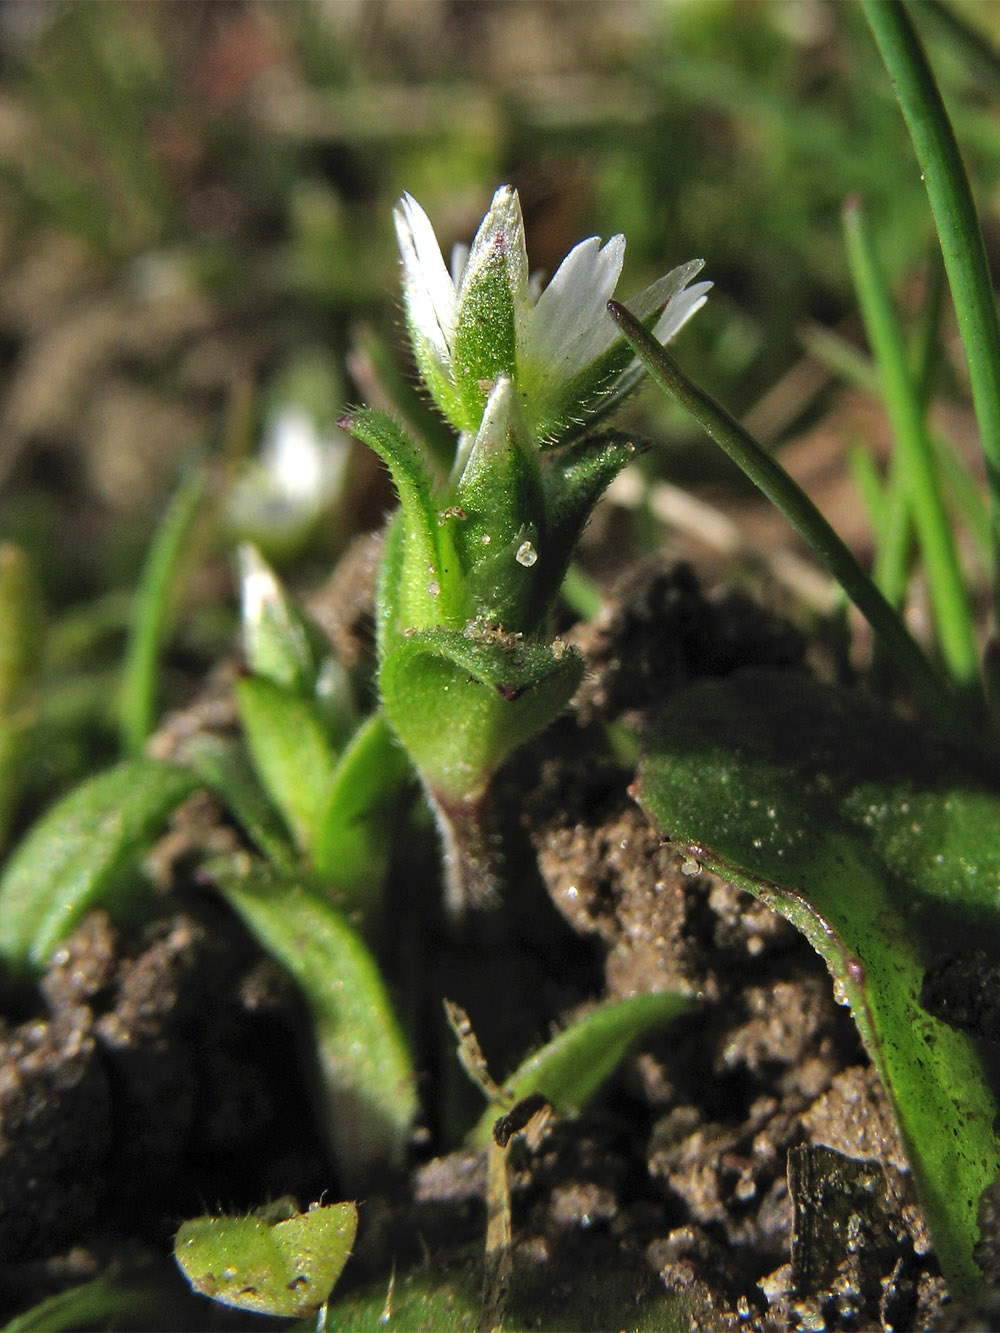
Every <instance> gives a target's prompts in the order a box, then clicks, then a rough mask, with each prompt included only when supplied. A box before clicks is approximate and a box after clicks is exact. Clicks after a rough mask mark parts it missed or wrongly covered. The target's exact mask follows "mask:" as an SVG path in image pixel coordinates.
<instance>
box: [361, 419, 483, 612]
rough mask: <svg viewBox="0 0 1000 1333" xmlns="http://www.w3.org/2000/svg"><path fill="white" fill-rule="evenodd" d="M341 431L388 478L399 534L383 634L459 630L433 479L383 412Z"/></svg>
mask: <svg viewBox="0 0 1000 1333" xmlns="http://www.w3.org/2000/svg"><path fill="white" fill-rule="evenodd" d="M341 425H342V426H343V428H344V429H345V430H349V431H350V432H351V434H352V435H354V436H355V437H356V438H357V439H359V440H360V441H361V442H362V443H363V444H367V445H368V447H369V448H370V449H374V451H375V453H377V454H378V456H379V458H381V459H382V461H383V462H384V463H385V465H386V467H388V469H389V471H390V473H391V474H392V480H393V484H394V485H395V487H396V493H397V495H398V496H399V505H400V516H399V518H398V519H397V520H396V525H397V526H398V527H399V529H400V531H399V532H398V533H397V534H396V535H395V537H394V538H393V541H394V542H396V543H398V545H397V546H395V547H394V548H393V551H392V554H391V559H392V572H391V578H388V577H385V576H384V577H383V581H382V590H381V611H380V620H381V621H382V622H383V623H382V629H383V631H385V632H388V633H392V632H394V631H399V632H402V631H403V630H405V629H424V628H427V627H428V626H431V625H440V624H448V625H454V626H458V625H462V624H464V623H465V620H466V609H465V599H464V592H463V589H462V585H461V578H460V574H461V571H460V568H459V561H458V557H457V555H456V553H455V549H454V544H453V541H452V537H451V528H450V523H449V521H448V519H447V518H446V517H444V516H442V515H439V513H438V511H437V508H436V507H435V504H434V500H433V496H432V493H431V479H430V476H429V475H428V473H427V470H426V468H425V467H424V464H423V460H422V458H421V456H420V453H419V452H418V450H417V448H416V446H415V445H414V444H413V441H412V440H411V439H410V438H409V437H408V436H407V435H406V433H405V432H404V431H403V430H402V428H401V427H400V426H398V425H397V424H396V422H395V421H393V419H392V418H391V417H390V416H387V415H386V414H385V413H384V412H376V411H375V410H374V409H372V408H360V409H359V410H358V411H357V412H354V413H352V414H351V415H350V416H349V417H346V418H344V420H343V421H342V423H341Z"/></svg>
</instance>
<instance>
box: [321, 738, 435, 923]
mask: <svg viewBox="0 0 1000 1333" xmlns="http://www.w3.org/2000/svg"><path fill="white" fill-rule="evenodd" d="M410 772H411V769H410V761H409V759H408V758H407V756H406V751H405V750H404V749H403V748H402V746H401V745H400V744H399V741H398V740H397V739H396V736H395V735H394V733H393V731H392V728H391V727H390V726H389V723H388V721H387V720H386V716H385V714H384V713H382V712H378V713H374V714H372V716H371V717H370V718H368V719H367V721H365V722H364V723H363V724H362V725H361V726H360V727H359V728H358V730H357V732H356V733H355V735H354V738H353V739H352V740H351V743H350V744H349V745H348V746H347V748H346V749H345V750H344V752H343V754H342V755H341V756H340V759H339V761H338V763H337V768H336V771H335V773H334V775H333V782H332V784H331V785H330V786H329V788H328V790H327V793H326V800H325V803H324V806H323V809H322V811H321V813H320V816H319V823H318V831H317V838H316V842H315V846H314V849H313V865H314V867H315V870H316V873H317V875H319V877H320V878H321V879H323V880H325V881H326V882H327V883H329V884H331V885H332V886H333V887H334V888H335V889H336V891H337V900H338V903H339V905H340V906H341V907H342V908H343V909H344V910H345V911H347V910H352V909H354V908H360V909H362V910H364V909H366V908H369V907H371V906H372V905H373V904H374V902H375V901H377V899H378V897H379V895H380V893H381V889H382V883H383V881H384V879H385V875H386V871H387V869H388V866H389V857H390V854H391V850H392V835H393V828H392V826H391V825H392V818H393V814H394V812H395V810H396V808H397V806H398V804H399V798H400V793H401V790H402V788H403V785H404V784H405V783H406V781H407V779H408V778H409V775H410Z"/></svg>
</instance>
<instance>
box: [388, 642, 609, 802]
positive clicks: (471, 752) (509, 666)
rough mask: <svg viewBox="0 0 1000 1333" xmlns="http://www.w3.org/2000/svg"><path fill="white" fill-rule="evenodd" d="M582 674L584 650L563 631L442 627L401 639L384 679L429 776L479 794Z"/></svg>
mask: <svg viewBox="0 0 1000 1333" xmlns="http://www.w3.org/2000/svg"><path fill="white" fill-rule="evenodd" d="M582 674H583V663H582V661H581V660H580V657H579V655H578V654H577V653H575V652H573V651H572V650H570V649H567V648H566V647H565V645H564V644H561V643H559V641H557V642H556V643H555V644H554V645H549V644H533V643H528V642H525V641H523V640H522V639H521V638H520V636H508V635H504V634H501V633H496V634H490V633H489V632H488V631H486V632H484V634H483V635H482V636H481V637H475V636H473V635H471V634H462V633H458V632H455V631H452V630H444V629H440V630H427V631H425V632H424V633H421V634H412V635H410V636H409V637H408V638H407V639H405V640H404V641H403V642H401V643H400V644H399V645H398V646H397V647H395V648H393V649H392V651H391V652H390V653H389V655H388V656H387V657H386V659H385V661H384V662H383V663H382V670H381V673H380V676H379V683H380V686H381V690H382V702H383V704H384V706H385V711H386V713H387V715H388V717H389V721H390V722H391V723H392V725H393V727H394V728H395V730H396V732H397V733H398V734H399V736H400V738H401V740H402V741H403V744H404V745H405V746H406V748H407V750H409V752H410V755H411V756H412V758H413V761H414V763H415V764H416V765H417V768H418V769H419V770H420V773H421V775H422V777H423V778H424V780H425V781H426V782H427V784H428V786H429V787H430V788H431V790H432V791H433V792H434V793H435V794H436V795H440V796H443V797H444V798H445V799H446V800H451V801H455V800H458V801H461V800H463V799H465V798H468V797H471V796H475V795H477V794H480V793H481V792H482V791H483V790H484V788H485V786H486V783H487V782H488V780H489V778H490V776H491V774H492V773H493V772H494V770H495V769H496V767H497V765H498V764H499V763H500V762H501V760H502V759H503V758H504V757H505V756H506V755H507V754H509V753H510V751H511V750H513V749H514V748H515V747H516V746H518V745H520V744H521V743H522V742H523V741H526V740H527V739H528V738H529V737H530V736H533V735H534V734H535V733H536V732H538V731H541V730H542V728H543V727H545V726H547V725H548V724H549V723H550V722H551V721H553V719H554V718H555V717H556V716H557V715H558V714H559V713H560V712H561V711H562V709H563V708H564V707H565V706H566V704H567V703H568V702H569V700H570V698H571V697H572V695H573V692H574V690H575V689H576V687H577V685H578V684H579V682H580V678H581V676H582ZM444 707H446V708H447V713H446V715H443V714H442V708H444ZM443 716H446V718H447V725H442V717H443Z"/></svg>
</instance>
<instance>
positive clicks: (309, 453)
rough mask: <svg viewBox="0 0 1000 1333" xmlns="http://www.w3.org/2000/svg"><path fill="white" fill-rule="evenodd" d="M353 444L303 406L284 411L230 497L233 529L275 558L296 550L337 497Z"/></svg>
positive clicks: (228, 505)
mask: <svg viewBox="0 0 1000 1333" xmlns="http://www.w3.org/2000/svg"><path fill="white" fill-rule="evenodd" d="M349 446H350V440H349V438H348V436H347V435H346V434H345V433H344V432H343V431H339V430H330V431H328V432H321V431H320V429H319V428H318V427H317V425H316V422H315V421H314V419H313V417H312V416H311V415H310V414H309V413H308V412H307V411H306V410H305V409H304V408H301V407H296V406H291V405H287V406H284V407H282V408H281V409H280V410H279V411H278V412H276V413H275V415H274V416H273V417H272V419H271V421H270V422H269V424H268V428H267V433H266V435H265V437H264V440H263V443H262V444H261V449H260V454H259V456H258V458H257V459H255V460H254V461H253V462H251V463H250V464H249V465H248V466H247V467H246V468H245V469H244V470H243V472H242V473H241V474H240V475H239V477H238V478H237V479H236V482H235V484H234V486H233V488H232V491H231V492H230V494H229V497H228V499H227V502H226V518H227V521H228V523H229V526H230V528H232V529H233V530H234V531H235V532H237V533H239V534H240V535H241V536H247V537H252V538H253V540H254V541H256V542H258V543H259V544H261V545H262V546H265V547H266V548H267V549H268V550H269V551H271V552H272V554H278V553H281V552H283V551H286V550H288V551H290V550H293V549H295V547H297V546H298V545H299V544H300V543H301V542H302V541H304V540H305V538H306V537H307V536H308V533H309V531H310V530H311V528H312V526H313V524H314V523H315V521H316V520H317V519H318V518H319V516H320V515H321V514H322V513H323V511H324V510H326V509H327V508H329V506H330V505H331V504H332V503H333V501H334V500H335V499H336V497H337V495H338V493H339V491H340V488H341V484H342V482H343V479H344V473H345V470H346V466H347V454H348V449H349Z"/></svg>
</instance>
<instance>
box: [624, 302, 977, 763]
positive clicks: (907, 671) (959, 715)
mask: <svg viewBox="0 0 1000 1333" xmlns="http://www.w3.org/2000/svg"><path fill="white" fill-rule="evenodd" d="M608 310H609V311H610V313H611V314H612V316H613V317H614V319H615V320H616V321H617V323H618V324H619V326H620V327H621V330H622V332H623V333H624V335H625V337H626V339H627V340H628V342H629V343H630V344H631V346H632V348H633V349H634V350H635V353H636V355H637V356H638V357H639V359H640V361H642V363H643V365H644V366H645V367H646V369H647V370H648V371H649V373H650V375H651V376H652V378H653V380H654V381H655V382H656V383H657V384H658V385H659V386H660V388H661V389H662V390H663V391H664V393H667V394H669V395H670V397H672V398H676V399H677V401H678V402H679V403H680V404H681V406H682V407H685V408H686V409H687V410H688V412H690V413H691V415H692V416H693V417H694V419H695V420H696V421H697V422H698V424H699V425H700V426H701V427H702V429H703V430H704V431H705V433H706V434H707V435H708V436H709V437H710V438H711V439H713V440H714V441H715V442H716V444H718V445H719V446H720V448H722V449H723V450H724V451H725V452H726V454H728V456H729V457H730V458H731V459H732V460H733V462H734V463H736V465H737V466H738V467H740V468H741V469H742V470H743V471H744V472H745V473H746V475H747V476H748V477H749V478H750V480H751V481H752V482H753V483H754V485H755V486H757V487H758V489H759V490H761V491H762V492H763V493H764V495H766V496H767V498H768V499H769V500H770V501H771V503H772V504H773V505H774V506H775V507H776V508H777V509H779V510H780V511H781V513H782V514H784V515H785V517H786V518H787V519H788V521H789V522H790V523H791V525H792V527H793V528H794V529H795V531H796V532H797V533H798V534H799V536H800V537H801V538H802V539H803V541H805V542H806V543H807V545H808V546H809V547H810V549H811V550H812V551H813V553H814V554H815V555H816V557H817V558H818V559H819V560H820V561H821V563H822V564H823V565H824V566H825V568H826V569H827V570H828V571H829V572H830V574H831V575H832V576H833V577H834V578H835V579H836V580H837V582H838V583H839V584H840V585H841V587H842V588H843V589H844V591H845V592H846V593H847V595H848V597H850V599H851V601H852V602H853V603H854V604H855V606H856V607H857V608H858V609H859V611H861V613H862V615H863V616H864V617H865V619H866V620H867V621H868V623H869V624H870V625H871V627H872V629H873V630H874V631H875V633H876V634H877V635H879V637H880V638H881V640H882V642H883V643H884V644H885V647H886V649H887V651H888V652H889V654H890V655H891V657H892V659H893V660H894V661H895V662H896V664H897V666H898V668H899V669H900V671H902V672H903V673H904V675H905V676H906V678H907V679H908V680H909V682H910V684H911V685H912V687H913V689H914V691H915V692H916V693H917V695H918V696H919V697H920V699H921V700H922V701H923V704H924V707H925V708H926V709H927V712H928V713H929V714H930V716H931V717H933V718H934V720H935V721H936V722H937V723H938V724H939V726H941V727H942V728H943V729H944V731H945V733H946V734H947V735H949V736H950V737H951V738H952V739H953V740H955V741H956V743H958V744H962V745H964V746H965V747H966V748H967V749H968V751H969V753H970V755H974V756H978V757H979V760H980V762H983V763H985V764H986V765H987V766H988V767H990V768H991V769H992V770H993V771H995V770H996V758H995V756H993V755H992V754H991V753H987V752H986V750H985V748H984V746H983V744H982V742H981V740H980V738H979V736H978V735H977V733H976V731H975V730H974V728H973V726H972V725H971V723H970V719H969V718H968V717H967V715H966V713H965V711H964V710H963V708H962V706H961V703H960V701H959V700H958V699H957V698H956V697H955V695H954V694H953V692H952V691H951V690H950V689H949V688H948V686H947V685H946V684H945V682H944V681H942V680H941V678H940V676H939V675H938V674H937V672H936V671H935V670H934V668H933V666H932V665H931V663H930V662H929V661H928V659H927V658H926V656H925V655H924V653H923V652H922V650H921V648H920V646H919V645H918V644H917V642H916V640H915V639H914V638H913V637H912V635H911V634H910V632H909V630H907V628H906V626H905V625H904V624H903V621H902V619H901V618H900V616H899V615H898V614H897V613H896V612H895V611H894V610H893V608H892V607H891V606H890V605H889V603H888V602H887V601H886V599H885V597H883V595H882V593H881V592H879V590H878V588H877V587H876V586H875V584H874V583H873V582H872V580H871V579H870V578H869V577H868V575H867V574H866V573H865V571H864V570H863V569H862V567H861V565H860V564H859V563H858V561H857V559H856V558H855V556H854V555H853V554H852V553H851V551H850V550H849V549H848V547H847V546H845V545H844V543H843V542H842V541H841V539H840V538H839V537H838V536H837V534H836V532H835V531H834V530H833V528H832V527H831V526H830V524H829V523H828V522H827V520H826V519H825V518H824V517H823V515H822V514H821V513H820V512H819V510H818V509H817V508H816V506H815V505H814V504H813V502H812V500H810V499H809V497H808V496H807V495H806V494H805V492H804V491H803V490H802V489H801V487H800V486H799V485H798V484H797V483H796V482H795V481H793V480H792V478H791V477H790V476H789V475H788V473H787V472H786V471H785V469H784V468H783V467H782V466H781V465H780V463H778V462H776V461H775V459H774V458H772V457H771V455H770V454H769V453H767V452H766V450H765V449H764V448H763V447H762V446H761V445H760V444H758V443H757V441H756V440H755V439H754V438H753V436H752V435H751V434H750V433H749V432H748V431H746V430H745V429H744V428H743V427H742V426H741V425H740V423H739V422H738V421H737V420H736V419H735V418H734V417H732V416H731V415H730V414H729V412H727V411H726V409H725V408H724V407H723V406H722V405H721V404H720V403H717V402H716V401H715V400H714V399H713V398H712V397H710V396H709V395H708V394H707V393H705V391H704V390H703V389H700V388H699V387H698V386H697V385H696V384H694V383H692V381H691V380H689V379H688V378H687V376H686V375H685V374H684V373H683V372H682V371H681V369H680V367H679V366H678V365H677V363H676V362H675V361H674V359H673V357H672V356H670V354H669V353H668V352H667V351H665V350H664V348H662V347H661V346H660V344H659V343H658V342H657V341H656V339H655V338H654V337H653V336H652V335H651V334H650V333H647V331H646V330H645V329H644V328H643V327H642V325H641V324H640V323H639V321H638V320H637V319H636V318H635V317H634V316H633V315H632V314H631V313H630V312H629V311H628V310H626V309H625V307H624V306H623V305H620V304H619V303H618V302H617V301H609V302H608Z"/></svg>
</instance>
